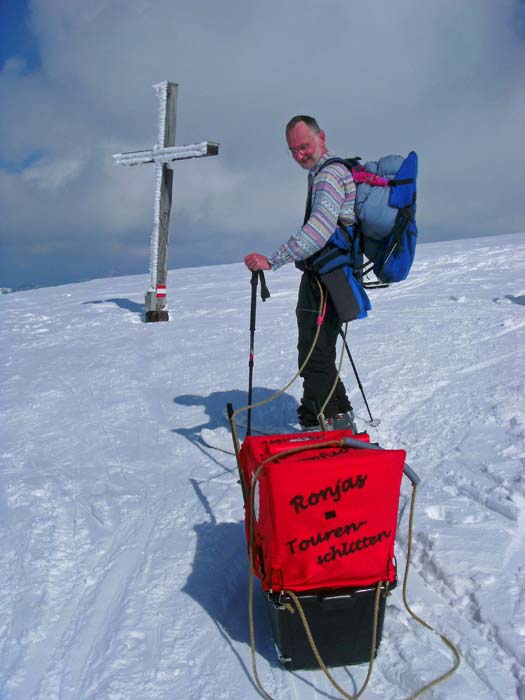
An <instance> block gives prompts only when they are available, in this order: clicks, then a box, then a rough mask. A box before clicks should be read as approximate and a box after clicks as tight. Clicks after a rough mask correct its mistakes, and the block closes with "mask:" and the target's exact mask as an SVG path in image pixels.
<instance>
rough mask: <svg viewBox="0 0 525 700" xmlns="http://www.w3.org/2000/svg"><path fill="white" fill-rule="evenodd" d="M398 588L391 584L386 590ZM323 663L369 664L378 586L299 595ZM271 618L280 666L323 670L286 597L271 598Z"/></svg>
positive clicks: (381, 615) (379, 632)
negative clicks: (288, 606)
mask: <svg viewBox="0 0 525 700" xmlns="http://www.w3.org/2000/svg"><path fill="white" fill-rule="evenodd" d="M394 587H395V584H394V583H392V584H390V586H389V588H388V591H390V590H392V588H394ZM296 595H297V598H298V599H299V601H300V603H301V605H302V607H303V610H304V614H305V616H306V619H307V620H308V624H309V626H310V630H311V632H312V637H313V639H314V641H315V644H316V646H317V649H318V651H319V654H320V656H321V659H322V660H323V662H324V663H325V665H326V666H349V665H352V664H361V663H368V661H370V652H371V648H372V635H373V624H374V600H375V595H376V586H373V587H367V588H346V589H337V590H331V591H328V590H324V591H321V592H319V591H318V592H302V593H297V594H296ZM386 597H387V590H386V589H385V587H383V589H382V590H381V597H380V599H379V614H378V621H377V638H376V649H375V654H374V656H375V655H377V650H378V648H379V644H380V642H381V636H382V633H383V622H384V618H385V605H386ZM268 598H269V614H270V622H271V625H272V632H273V638H274V641H275V644H276V646H277V651H278V656H279V660H280V661H281V663H282V664H283V665H284V666H285V667H286V668H289V669H309V668H319V664H318V663H317V660H316V658H315V656H314V654H313V652H312V649H311V646H310V642H309V641H308V638H307V636H306V632H305V629H304V626H303V623H302V621H301V618H300V616H299V613H298V612H297V611H296V612H295V613H292V612H290V610H289V609H287V608H286V607H285V606H286V604H290V605H291V606H292V608H294V604H293V601H292V600H291V598H290V597H289V596H287V595H284V594H282V595H279V594H275V593H274V594H271V595H269V596H268Z"/></svg>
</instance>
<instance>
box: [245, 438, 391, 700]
mask: <svg viewBox="0 0 525 700" xmlns="http://www.w3.org/2000/svg"><path fill="white" fill-rule="evenodd" d="M344 444H345V442H344V439H343V440H327V441H326V442H322V443H317V444H315V445H302V446H301V447H294V448H292V449H290V450H285V451H284V452H280V453H279V454H278V455H272V456H271V457H268V458H267V459H265V460H264V461H263V462H261V463H260V464H259V466H258V467H257V469H256V471H255V473H254V475H253V480H252V485H251V492H250V527H249V541H248V554H249V557H248V559H249V566H250V571H249V576H248V620H249V627H250V647H251V657H252V670H253V677H254V679H255V683H256V685H257V687H258V689H259V691H260V692H261V694H262V696H263V697H264V698H266V700H274V698H273V697H272V696H271V695H269V694H268V693H267V691H266V690H265V688H264V686H263V685H262V683H261V679H260V678H259V673H258V671H257V660H256V652H255V625H254V622H253V578H254V550H255V546H254V545H255V542H254V540H255V523H254V512H255V491H256V488H255V487H256V485H257V481H258V479H259V476H260V475H261V473H262V471H263V469H264V467H265V466H266V465H267V464H268V462H272V461H275V460H277V459H282V458H283V457H289V456H291V455H294V454H297V453H300V452H305V451H307V450H318V449H319V448H322V447H336V446H339V447H343V446H344ZM382 585H383V582H382V581H379V582H378V583H377V587H376V593H375V599H374V616H373V630H372V645H371V650H370V660H369V662H368V673H367V675H366V678H365V680H364V683H363V686H362V687H361V690H359V692H358V693H357V694H356V695H349V694H348V693H346V692H345V691H344V690H343V688H341V686H340V685H339V684H338V683H337V681H336V680H335V678H333V676H332V675H331V674H330V672H329V671H328V668H327V667H326V665H325V663H324V662H323V660H322V658H321V656H320V654H319V650H318V649H317V645H316V644H315V641H314V638H313V636H312V632H311V630H310V626H309V624H308V620H307V619H306V615H305V614H304V610H303V607H302V605H301V602H300V600H299V599H298V598H297V596H296V595H295V593H294V592H293V591H289V590H284V591H283V593H285V594H286V595H288V596H289V597H290V598H291V599H292V601H293V602H294V604H295V606H296V608H297V611H298V612H299V617H300V618H301V622H302V623H303V626H304V630H305V633H306V636H307V638H308V642H309V643H310V647H311V649H312V652H313V654H314V656H315V658H316V661H317V663H318V664H319V667H320V668H321V670H322V671H323V672H324V674H325V675H326V677H327V678H328V680H329V681H330V683H331V684H332V685H333V686H334V688H336V690H338V691H339V692H340V693H341V694H342V695H343V697H345V698H347V700H357V699H358V698H359V697H361V695H362V694H363V693H364V691H365V689H366V687H367V685H368V682H369V681H370V678H371V676H372V670H373V667H374V658H375V652H376V642H377V628H378V619H379V599H380V597H381V587H382Z"/></svg>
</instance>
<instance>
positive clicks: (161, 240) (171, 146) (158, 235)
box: [113, 81, 219, 322]
mask: <svg viewBox="0 0 525 700" xmlns="http://www.w3.org/2000/svg"><path fill="white" fill-rule="evenodd" d="M153 87H154V89H155V91H156V93H157V98H158V100H159V134H158V143H157V145H156V146H153V148H152V149H150V150H146V151H131V152H129V153H116V154H115V155H114V156H113V160H114V163H115V165H142V164H143V163H155V169H156V187H155V215H154V223H153V231H152V233H151V252H150V277H151V281H150V288H149V289H148V290H147V291H146V299H145V320H146V322H152V321H168V320H169V314H168V307H167V297H166V280H167V276H168V238H169V224H170V211H171V202H172V189H173V165H174V163H175V161H177V160H187V159H188V158H201V157H203V156H216V155H218V154H219V144H218V143H215V142H213V141H202V142H201V143H194V144H190V145H187V146H175V125H176V115H177V88H178V85H177V83H170V82H167V81H165V82H163V83H158V84H157V85H154V86H153Z"/></svg>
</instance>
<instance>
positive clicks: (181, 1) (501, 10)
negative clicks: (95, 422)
mask: <svg viewBox="0 0 525 700" xmlns="http://www.w3.org/2000/svg"><path fill="white" fill-rule="evenodd" d="M0 13H1V14H0V103H1V104H2V109H1V110H0V214H1V215H0V246H1V249H0V286H3V287H15V288H19V287H23V286H31V285H46V284H61V283H65V282H71V281H79V280H83V279H88V278H91V277H105V276H109V275H122V274H135V273H142V272H144V273H145V272H147V271H148V265H149V245H150V234H151V229H152V224H153V190H154V168H153V167H152V166H139V167H136V168H122V167H120V168H119V167H116V166H114V165H113V163H112V158H111V156H112V154H113V153H118V152H120V151H125V150H133V149H137V148H150V147H151V146H153V145H154V143H155V142H156V135H157V103H156V97H155V92H154V90H153V87H152V86H153V85H154V84H155V83H158V82H160V81H162V80H172V81H174V82H178V83H179V84H180V89H179V98H178V115H177V133H176V141H177V143H178V144H184V143H192V142H195V141H201V140H206V139H209V140H215V141H219V142H220V143H221V152H220V155H219V157H218V158H208V159H200V160H199V161H197V160H196V161H185V162H183V163H180V164H178V165H177V167H176V168H175V173H174V192H173V209H172V221H171V234H170V261H169V263H170V268H175V267H183V266H184V267H187V266H198V265H205V264H217V263H228V262H234V261H239V260H242V258H243V256H244V255H245V254H246V253H248V252H251V251H252V250H258V251H260V252H264V253H267V254H271V253H273V252H274V251H275V249H276V248H278V246H279V245H280V243H282V242H283V241H284V240H286V239H287V238H288V237H289V235H291V234H292V233H293V232H294V231H295V229H296V228H297V227H298V226H299V225H300V223H301V221H302V214H303V207H304V197H305V187H306V185H305V176H304V172H302V171H301V170H300V169H299V168H298V167H297V165H295V164H294V163H293V161H292V160H291V158H290V157H289V154H288V153H287V149H286V144H285V142H284V138H283V127H284V124H285V123H286V121H287V120H288V118H289V117H290V116H292V115H293V114H297V113H307V114H308V113H309V114H313V115H314V116H316V117H317V118H318V120H319V122H320V124H321V126H322V127H323V128H324V129H325V131H326V134H327V143H328V145H329V147H330V148H331V149H332V150H334V151H337V152H338V153H340V154H343V155H360V156H362V157H364V158H365V159H370V160H374V159H376V158H377V157H378V156H380V155H384V154H387V153H401V154H404V153H408V151H409V150H411V149H415V150H416V151H417V152H418V153H419V156H420V183H419V200H418V201H419V206H418V224H419V228H420V240H422V241H432V240H439V239H444V238H454V237H468V236H475V235H490V234H497V233H512V232H516V231H522V230H524V228H525V224H524V221H525V201H524V199H525V198H524V197H523V195H522V191H523V182H522V180H523V162H524V156H525V146H524V139H523V126H524V124H525V84H524V81H523V77H522V75H523V66H524V65H525V31H524V28H525V3H524V2H523V1H522V0H500V1H499V2H498V3H494V2H493V0H464V1H462V2H457V0H442V2H440V3H422V2H421V1H420V0H399V1H398V2H396V3H392V2H390V0H377V2H374V3H363V2H361V1H360V0H326V1H325V2H324V3H318V2H314V0H288V1H287V2H286V3H283V2H281V1H279V0H268V1H267V2H266V3H260V2H255V0H254V1H253V2H251V1H250V2H246V0H224V1H223V2H221V3H217V2H216V1H214V0H202V2H200V3H195V2H193V1H190V0H126V1H125V2H124V0H91V2H89V3H86V2H85V1H84V0H28V1H27V2H26V1H25V0H24V1H18V2H15V1H14V0H0ZM276 274H277V273H276Z"/></svg>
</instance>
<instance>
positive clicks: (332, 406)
mask: <svg viewBox="0 0 525 700" xmlns="http://www.w3.org/2000/svg"><path fill="white" fill-rule="evenodd" d="M319 303H320V292H319V287H318V285H317V282H316V280H315V275H314V274H313V273H312V272H309V271H306V272H303V276H302V277H301V284H300V287H299V299H298V301H297V309H296V314H297V327H298V330H299V342H298V344H297V350H298V351H299V367H301V365H302V364H303V362H304V361H305V359H306V356H307V355H308V352H309V351H310V348H311V346H312V343H313V340H314V337H315V333H316V331H317V317H318V315H319ZM340 328H341V323H340V321H339V318H338V316H337V313H336V311H335V308H334V305H333V303H332V301H331V299H330V297H328V300H327V305H326V315H325V318H324V321H323V324H322V325H321V330H320V332H319V337H318V339H317V343H316V346H315V349H314V351H313V353H312V355H311V357H310V359H309V361H308V364H307V365H306V367H305V368H304V370H303V371H302V372H301V377H302V378H303V398H302V401H301V406H300V408H299V418H300V421H301V423H302V424H303V425H305V426H314V425H318V423H319V422H318V420H317V415H318V414H319V411H320V409H321V406H322V405H323V404H324V402H325V401H326V397H327V396H328V394H329V392H330V390H331V388H332V386H333V385H334V382H335V378H336V376H337V367H336V343H337V337H338V335H339V331H340ZM349 410H350V402H349V400H348V397H347V395H346V389H345V387H344V384H343V382H342V381H341V380H340V379H339V381H338V382H337V386H336V388H335V391H334V393H333V394H332V398H331V399H330V401H329V402H328V404H327V406H326V408H325V410H324V415H325V418H331V417H332V416H335V415H336V414H337V413H345V412H346V411H349Z"/></svg>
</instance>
